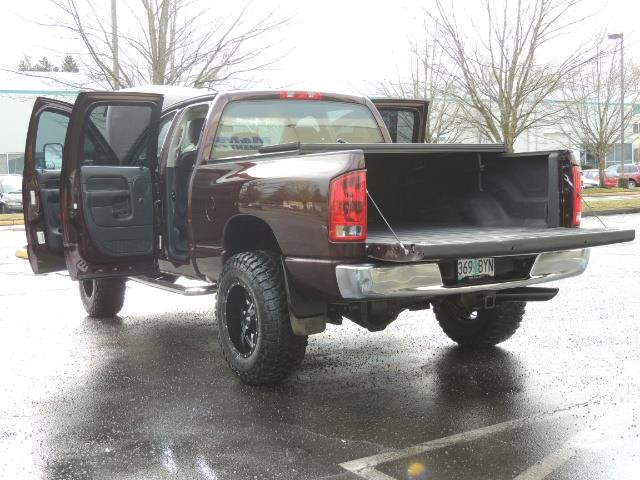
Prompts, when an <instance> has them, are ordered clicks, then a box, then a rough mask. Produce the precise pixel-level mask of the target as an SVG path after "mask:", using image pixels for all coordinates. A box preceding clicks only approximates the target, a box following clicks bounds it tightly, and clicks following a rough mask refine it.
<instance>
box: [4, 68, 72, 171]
mask: <svg viewBox="0 0 640 480" xmlns="http://www.w3.org/2000/svg"><path fill="white" fill-rule="evenodd" d="M47 75H48V76H51V77H52V78H56V79H57V80H59V81H54V80H52V79H51V78H48V79H47V78H41V77H35V76H27V75H19V74H16V73H10V72H0V175H2V174H6V173H22V167H23V164H24V146H25V142H26V138H27V127H28V126H29V118H30V116H31V109H32V108H33V102H34V101H35V99H36V98H37V97H51V98H56V99H59V100H63V101H65V102H70V103H73V101H74V100H75V97H76V96H77V95H78V93H79V89H78V88H77V87H67V86H65V85H77V84H78V83H80V82H81V81H82V76H81V75H80V74H77V73H47Z"/></svg>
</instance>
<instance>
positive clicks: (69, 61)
mask: <svg viewBox="0 0 640 480" xmlns="http://www.w3.org/2000/svg"><path fill="white" fill-rule="evenodd" d="M61 71H63V72H73V73H78V71H79V69H78V64H77V63H76V61H75V60H74V59H73V57H72V56H71V55H67V56H66V57H64V60H63V62H62V69H61Z"/></svg>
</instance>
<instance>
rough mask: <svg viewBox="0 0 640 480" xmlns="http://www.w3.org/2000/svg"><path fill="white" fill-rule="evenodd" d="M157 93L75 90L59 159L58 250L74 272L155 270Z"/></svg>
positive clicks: (76, 275)
mask: <svg viewBox="0 0 640 480" xmlns="http://www.w3.org/2000/svg"><path fill="white" fill-rule="evenodd" d="M161 106H162V95H156V94H148V93H128V92H127V93H122V92H92V93H81V94H80V95H79V96H78V98H77V100H76V103H75V105H74V107H73V112H72V114H71V121H70V123H69V129H68V132H67V138H66V143H65V149H64V156H63V162H62V179H63V181H62V184H61V189H60V194H61V211H62V222H63V225H64V228H63V238H64V254H65V260H66V264H67V269H68V270H69V274H70V275H71V277H72V278H73V279H75V280H83V279H91V278H99V277H113V276H129V275H140V274H149V273H154V272H155V271H156V269H157V256H156V255H157V252H158V246H157V235H156V225H155V218H157V217H156V213H155V209H156V208H158V205H157V203H156V200H157V199H158V191H157V181H156V172H157V165H156V162H157V156H156V149H157V138H158V132H157V129H158V121H159V118H160V110H161Z"/></svg>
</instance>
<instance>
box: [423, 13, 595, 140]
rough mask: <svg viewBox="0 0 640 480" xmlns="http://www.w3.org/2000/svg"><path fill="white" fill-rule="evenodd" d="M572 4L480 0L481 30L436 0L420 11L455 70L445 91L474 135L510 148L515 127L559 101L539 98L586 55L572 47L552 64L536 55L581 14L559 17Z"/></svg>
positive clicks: (545, 117)
mask: <svg viewBox="0 0 640 480" xmlns="http://www.w3.org/2000/svg"><path fill="white" fill-rule="evenodd" d="M580 3H581V0H532V1H530V2H525V1H522V0H517V1H508V0H502V1H493V0H485V1H484V7H483V15H484V18H480V19H479V18H474V19H473V22H477V25H483V26H482V29H481V28H479V27H477V26H475V25H476V23H474V26H473V28H472V29H465V28H462V27H460V26H459V24H458V22H457V19H456V16H455V15H454V14H453V13H451V8H447V7H445V5H444V4H443V0H436V9H435V10H434V11H433V12H428V14H429V15H430V16H431V18H432V19H433V20H435V21H436V22H438V23H439V24H440V27H441V28H442V31H443V34H442V35H441V36H440V37H439V38H438V44H439V45H440V48H441V49H442V51H443V52H445V53H446V54H447V55H448V56H449V59H450V60H451V62H453V64H454V65H455V66H456V67H457V68H458V69H459V72H460V75H459V76H458V77H457V87H458V88H455V89H453V90H452V92H453V93H452V95H453V96H454V97H455V99H456V100H457V102H458V104H459V105H460V108H461V113H462V115H463V116H464V118H465V120H466V122H467V123H468V124H469V125H470V126H473V127H475V128H477V129H478V131H479V132H480V133H481V134H482V136H484V137H486V138H487V139H489V140H490V141H494V142H500V143H504V144H505V147H506V149H507V150H508V151H513V145H514V142H515V140H516V138H517V137H518V136H519V135H520V134H521V133H523V132H524V131H525V130H527V129H528V128H531V127H533V126H540V125H545V124H549V123H550V122H551V121H552V119H553V118H554V117H555V115H556V114H557V113H558V108H561V106H562V105H561V104H550V103H548V102H546V100H548V99H549V98H550V97H551V96H552V95H553V94H554V93H555V92H557V91H558V90H559V88H560V87H561V86H562V84H563V82H564V81H565V80H566V79H568V78H570V76H571V75H572V74H573V72H575V71H576V70H577V69H579V68H580V67H581V66H582V65H583V64H584V63H585V62H586V61H587V60H588V59H589V58H590V56H592V55H590V54H589V50H588V49H587V48H584V47H580V48H578V49H577V50H575V49H573V50H571V51H567V52H566V54H565V55H564V56H563V58H561V59H560V60H558V61H555V62H554V63H543V62H541V61H540V59H539V56H540V55H539V54H540V50H541V49H542V48H545V47H549V46H550V44H552V42H553V41H556V40H559V39H560V37H562V36H563V35H564V34H566V33H567V32H568V31H569V30H570V28H571V27H572V25H574V24H575V23H577V22H578V21H580V20H581V19H575V20H573V21H571V20H566V19H567V18H575V16H574V12H576V11H580V9H581V8H582V7H581V6H580ZM583 18H584V17H583ZM470 21H471V20H470ZM465 32H471V34H470V35H468V34H466V33H465ZM556 53H557V52H556Z"/></svg>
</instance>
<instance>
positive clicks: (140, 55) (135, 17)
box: [50, 0, 288, 89]
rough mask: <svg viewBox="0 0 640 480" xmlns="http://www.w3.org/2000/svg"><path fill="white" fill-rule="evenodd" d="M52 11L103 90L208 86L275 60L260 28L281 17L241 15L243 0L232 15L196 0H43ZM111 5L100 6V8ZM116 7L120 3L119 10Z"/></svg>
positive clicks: (279, 23)
mask: <svg viewBox="0 0 640 480" xmlns="http://www.w3.org/2000/svg"><path fill="white" fill-rule="evenodd" d="M50 1H51V3H52V4H53V5H54V6H55V7H56V9H57V13H56V14H54V15H55V16H54V17H53V18H52V22H51V24H52V26H56V27H59V28H62V29H64V30H67V31H69V32H71V33H72V35H73V36H74V37H77V38H78V39H79V40H80V41H81V44H82V45H83V47H84V50H85V51H84V52H83V54H82V55H77V56H78V57H79V58H80V63H81V65H82V70H83V71H84V72H86V73H87V75H88V76H89V78H90V79H91V80H92V81H94V82H96V83H98V84H99V85H101V86H103V87H107V88H114V89H117V88H120V87H131V86H134V85H139V84H145V83H153V84H161V85H164V84H168V85H188V86H195V87H211V86H213V85H217V84H221V83H225V82H231V81H234V80H238V79H239V78H240V77H242V75H243V74H246V73H248V72H253V71H255V70H259V69H261V68H265V67H267V66H269V65H271V64H273V63H274V62H275V61H277V60H278V59H277V58H273V57H272V56H269V55H268V52H267V51H268V50H269V48H270V47H271V46H272V45H271V44H270V43H268V42H267V41H266V38H265V37H267V36H268V35H267V34H268V33H270V32H274V31H276V30H277V29H279V28H281V27H283V26H284V25H285V24H286V23H287V22H288V19H286V18H278V17H277V16H276V13H275V12H274V11H271V12H269V13H267V14H266V15H264V16H262V17H253V19H252V20H248V18H251V17H252V16H251V15H248V10H249V8H250V6H251V4H252V2H251V1H244V2H242V3H240V4H239V5H238V8H236V9H234V13H233V15H232V16H229V17H223V16H222V15H221V14H220V9H218V8H216V7H215V6H212V5H210V4H209V3H207V2H201V1H198V0H135V1H134V0H128V1H126V2H123V1H121V2H119V3H118V15H119V16H120V17H122V16H123V13H124V16H125V17H124V18H125V20H126V21H123V18H119V19H118V18H117V17H116V15H115V2H114V1H113V0H112V2H110V5H106V4H107V2H98V1H97V0H83V1H80V0H50ZM109 6H110V7H111V10H108V9H107V8H108V7H109ZM123 7H124V8H123Z"/></svg>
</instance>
